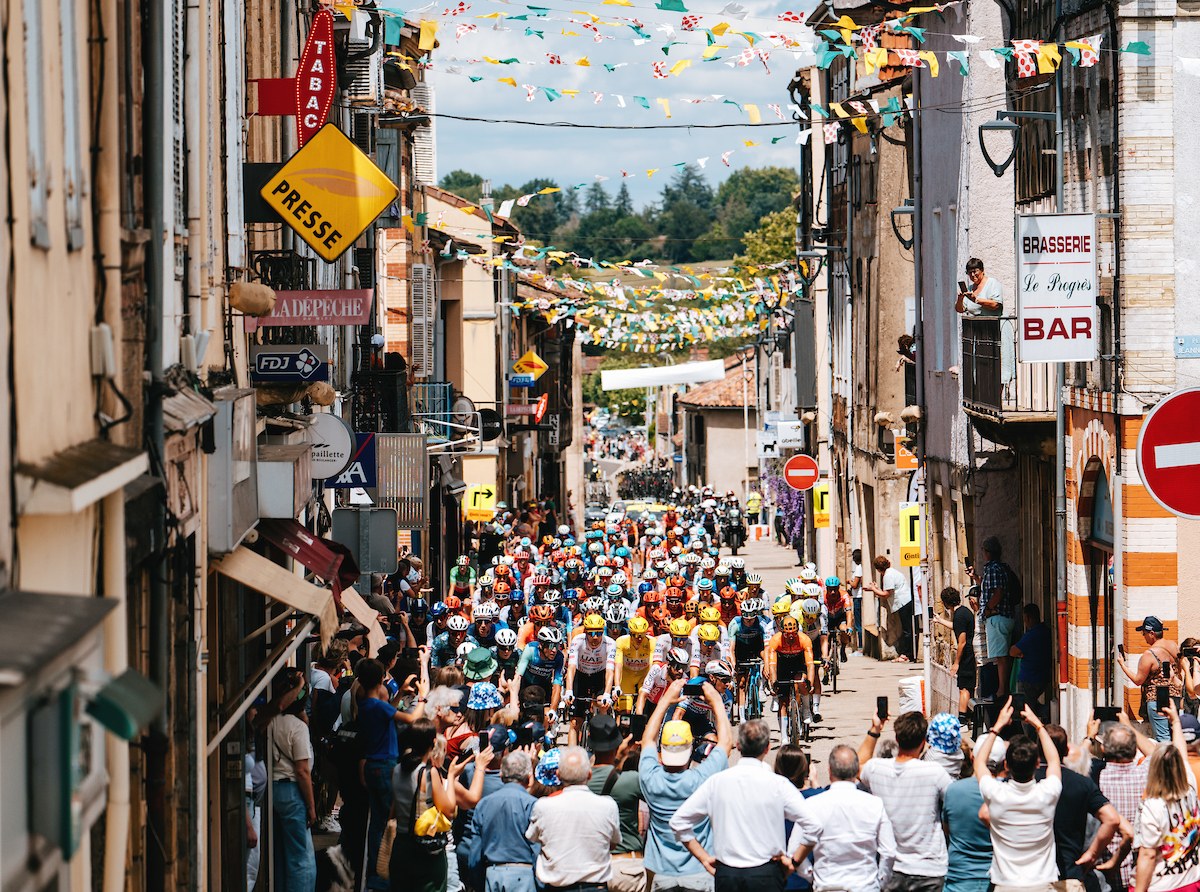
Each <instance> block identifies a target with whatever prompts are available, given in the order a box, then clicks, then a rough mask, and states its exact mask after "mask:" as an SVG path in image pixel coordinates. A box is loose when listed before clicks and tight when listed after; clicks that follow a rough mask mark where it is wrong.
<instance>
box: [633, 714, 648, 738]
mask: <svg viewBox="0 0 1200 892" xmlns="http://www.w3.org/2000/svg"><path fill="white" fill-rule="evenodd" d="M646 718H647V717H646V716H644V715H631V716H630V717H629V733H630V734H632V735H633V739H634V740H641V739H642V735H643V734H645V733H646Z"/></svg>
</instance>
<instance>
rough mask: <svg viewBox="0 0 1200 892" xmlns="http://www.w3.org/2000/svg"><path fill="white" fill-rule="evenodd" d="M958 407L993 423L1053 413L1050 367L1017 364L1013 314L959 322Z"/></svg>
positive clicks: (1040, 418) (1034, 418) (1046, 416)
mask: <svg viewBox="0 0 1200 892" xmlns="http://www.w3.org/2000/svg"><path fill="white" fill-rule="evenodd" d="M962 327H963V335H962V388H963V408H965V409H966V410H967V412H969V413H971V414H974V415H980V416H983V417H986V418H990V419H993V420H996V421H1005V422H1020V421H1047V420H1049V419H1051V418H1053V416H1054V412H1055V407H1056V402H1055V393H1054V366H1053V365H1052V364H1051V363H1018V362H1017V320H1016V317H1013V316H1002V317H999V318H995V317H992V318H968V317H964V318H963V320H962Z"/></svg>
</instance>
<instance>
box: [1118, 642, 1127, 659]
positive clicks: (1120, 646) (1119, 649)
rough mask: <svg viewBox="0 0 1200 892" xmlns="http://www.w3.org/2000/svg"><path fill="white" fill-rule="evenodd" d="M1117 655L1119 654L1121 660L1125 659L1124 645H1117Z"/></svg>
mask: <svg viewBox="0 0 1200 892" xmlns="http://www.w3.org/2000/svg"><path fill="white" fill-rule="evenodd" d="M1117 653H1119V654H1120V655H1121V658H1122V659H1124V658H1125V645H1124V644H1118V645H1117Z"/></svg>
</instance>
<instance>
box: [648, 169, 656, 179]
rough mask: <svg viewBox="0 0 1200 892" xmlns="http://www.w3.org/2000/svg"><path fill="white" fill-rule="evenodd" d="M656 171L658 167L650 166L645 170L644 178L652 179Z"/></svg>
mask: <svg viewBox="0 0 1200 892" xmlns="http://www.w3.org/2000/svg"><path fill="white" fill-rule="evenodd" d="M656 173H658V168H657V167H651V168H650V169H649V170H647V171H646V179H648V180H649V179H653V177H654V175H655V174H656Z"/></svg>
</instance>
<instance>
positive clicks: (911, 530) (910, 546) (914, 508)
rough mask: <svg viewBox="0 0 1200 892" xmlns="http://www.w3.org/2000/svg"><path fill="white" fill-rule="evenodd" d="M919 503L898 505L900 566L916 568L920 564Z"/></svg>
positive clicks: (920, 526) (920, 531)
mask: <svg viewBox="0 0 1200 892" xmlns="http://www.w3.org/2000/svg"><path fill="white" fill-rule="evenodd" d="M921 535H922V525H921V503H920V502H901V503H900V566H901V567H916V566H918V565H919V564H920V563H921Z"/></svg>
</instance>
